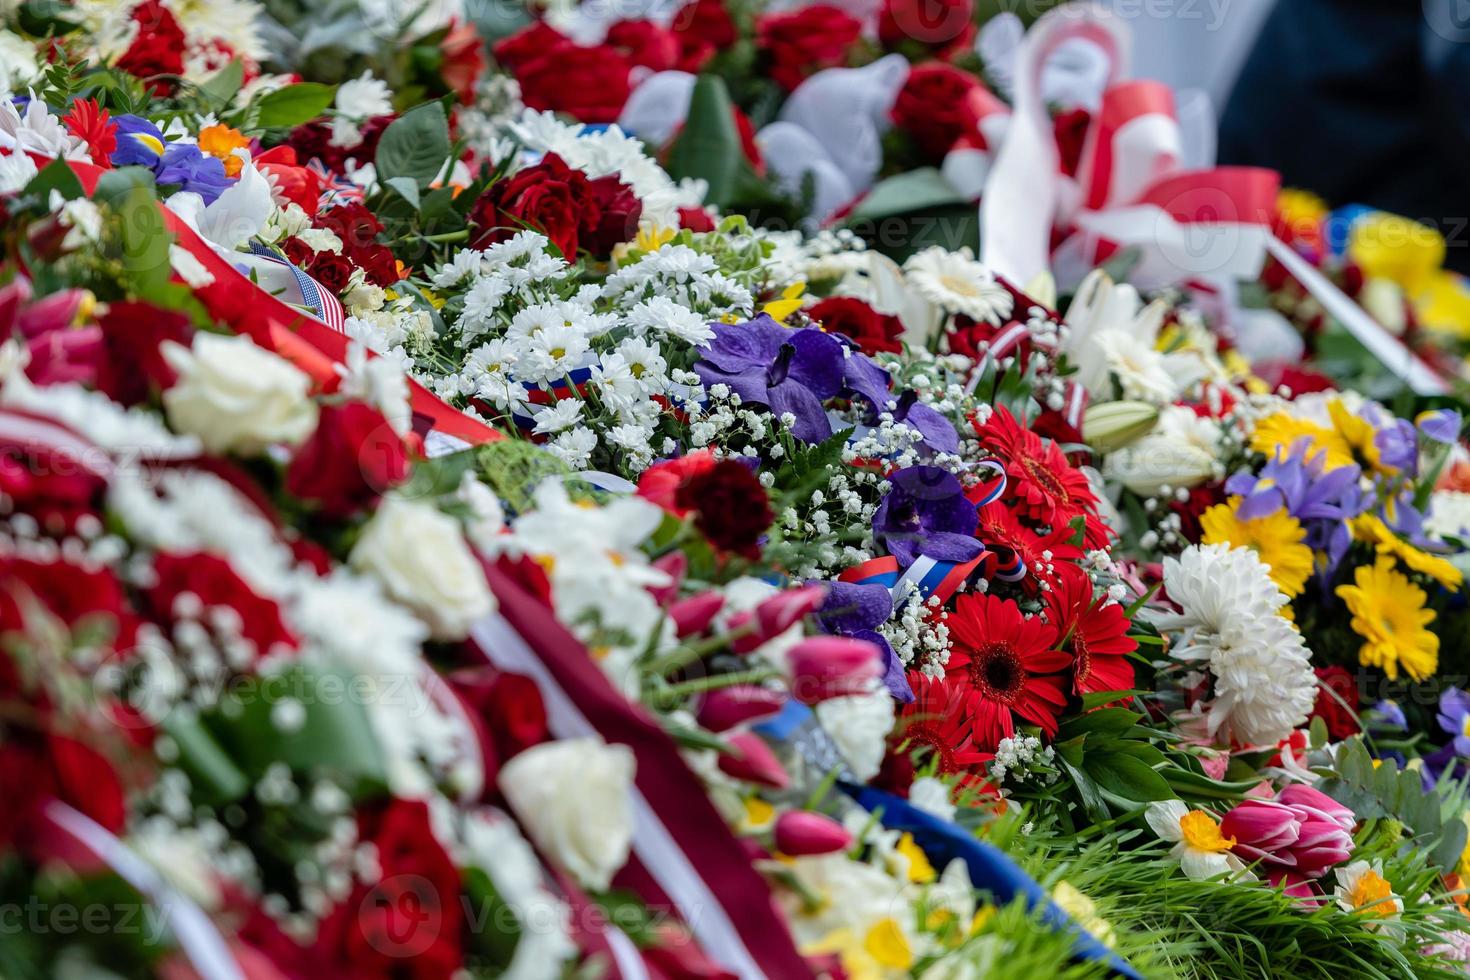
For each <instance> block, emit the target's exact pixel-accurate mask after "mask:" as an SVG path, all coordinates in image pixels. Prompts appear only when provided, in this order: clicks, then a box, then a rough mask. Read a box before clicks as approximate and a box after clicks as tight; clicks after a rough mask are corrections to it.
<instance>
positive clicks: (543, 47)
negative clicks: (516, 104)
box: [494, 21, 677, 123]
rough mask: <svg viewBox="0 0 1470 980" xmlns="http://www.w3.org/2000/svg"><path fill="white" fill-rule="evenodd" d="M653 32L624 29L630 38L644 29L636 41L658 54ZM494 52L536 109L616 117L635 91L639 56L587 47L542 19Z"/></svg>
mask: <svg viewBox="0 0 1470 980" xmlns="http://www.w3.org/2000/svg"><path fill="white" fill-rule="evenodd" d="M619 26H620V25H617V24H615V25H613V28H612V29H617V28H618V27H619ZM649 27H650V28H653V29H654V30H660V28H657V27H656V26H655V25H651V24H650V25H649ZM610 30H611V29H610ZM650 33H651V32H649V31H640V30H639V29H638V28H632V29H624V30H623V32H622V38H623V41H624V43H625V44H629V42H631V41H633V35H635V34H642V35H643V40H642V42H641V43H639V44H638V45H637V47H638V48H639V49H640V53H652V54H654V55H655V56H656V51H650V49H656V48H657V47H659V45H658V43H657V42H653V41H652V40H651V39H650V37H649V34H650ZM668 40H669V44H670V46H671V47H677V42H676V41H674V40H673V37H672V35H670V36H669V39H668ZM630 47H631V46H630ZM494 53H495V60H497V61H499V62H500V63H501V64H502V65H504V66H505V67H506V68H507V69H509V70H510V72H511V74H513V75H515V77H516V81H517V82H519V83H520V86H521V98H522V99H523V100H524V101H525V103H526V105H527V106H529V107H530V108H532V109H542V110H546V109H549V110H551V111H553V112H564V113H567V114H568V115H570V116H572V117H574V118H576V119H579V120H581V121H582V122H591V123H607V122H613V121H614V120H616V119H617V118H618V113H620V112H622V111H623V103H624V102H626V101H627V100H628V93H629V92H631V91H632V88H631V85H630V83H629V78H628V76H629V74H630V73H631V72H632V70H633V66H634V64H635V62H633V61H631V60H629V58H628V57H627V56H626V55H625V54H624V53H623V52H622V51H621V50H619V49H618V47H616V46H614V45H613V44H600V45H596V46H593V47H586V46H583V45H580V44H577V43H575V42H574V41H572V39H571V38H569V37H567V36H565V35H564V34H562V33H560V32H559V31H557V30H555V29H554V28H552V27H548V26H547V25H546V24H544V23H542V22H540V21H538V22H536V23H535V24H532V25H531V26H530V27H527V28H525V29H523V30H521V31H519V32H517V33H515V34H513V35H511V36H510V37H508V38H506V39H505V40H503V41H501V42H500V43H499V44H497V45H495V48H494Z"/></svg>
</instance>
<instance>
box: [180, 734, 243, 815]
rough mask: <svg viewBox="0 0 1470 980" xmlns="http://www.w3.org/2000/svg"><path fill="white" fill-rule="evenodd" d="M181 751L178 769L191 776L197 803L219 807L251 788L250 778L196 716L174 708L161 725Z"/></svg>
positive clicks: (238, 797)
mask: <svg viewBox="0 0 1470 980" xmlns="http://www.w3.org/2000/svg"><path fill="white" fill-rule="evenodd" d="M161 727H162V728H163V730H164V732H166V733H167V734H168V736H169V737H170V738H172V739H173V741H174V745H176V746H178V750H179V768H181V769H183V770H184V772H185V773H186V774H188V776H189V783H190V785H191V786H192V788H193V793H194V799H195V802H197V803H203V804H206V805H208V806H220V805H221V804H224V803H230V802H233V801H234V800H238V799H240V798H241V797H242V796H244V795H245V794H246V793H248V792H249V791H250V780H249V778H248V777H247V776H246V775H245V773H243V772H241V771H240V767H239V766H236V765H235V763H234V762H232V761H231V760H230V756H229V754H228V753H227V752H225V750H224V749H222V748H220V745H219V743H218V742H216V741H215V740H214V737H213V736H212V735H210V734H209V730H208V729H206V728H205V727H204V725H203V724H202V723H201V722H200V721H199V718H198V717H197V716H195V715H191V714H186V713H185V712H182V711H175V712H173V713H171V714H170V715H169V716H168V717H167V718H166V719H164V722H163V725H162V726H161Z"/></svg>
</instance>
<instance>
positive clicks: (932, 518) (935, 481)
mask: <svg viewBox="0 0 1470 980" xmlns="http://www.w3.org/2000/svg"><path fill="white" fill-rule="evenodd" d="M888 482H889V485H890V489H889V491H888V494H887V495H886V496H885V497H884V498H883V502H882V503H881V504H879V505H878V510H877V512H876V513H874V514H873V537H874V538H875V539H877V540H878V541H879V542H880V543H882V545H883V546H884V547H885V548H887V549H888V553H889V554H890V555H892V556H893V557H895V558H897V559H898V561H899V563H900V564H902V565H905V566H908V565H912V564H913V563H914V561H915V559H917V558H918V557H919V556H920V555H923V556H925V557H928V558H934V559H936V560H938V561H954V562H963V561H969V560H970V559H972V558H976V557H978V556H979V554H980V553H981V552H982V551H984V550H985V546H984V545H982V544H981V543H980V542H979V541H976V540H975V537H974V534H975V526H976V524H978V523H979V516H978V515H977V514H976V513H975V505H974V504H972V503H970V501H969V500H967V499H965V491H964V487H962V486H960V481H959V479H958V478H957V477H956V476H955V475H954V474H953V473H950V472H947V471H945V470H942V469H940V468H939V467H937V466H910V467H909V468H908V469H905V470H899V471H898V472H897V473H895V474H893V475H892V476H890V477H889V478H888Z"/></svg>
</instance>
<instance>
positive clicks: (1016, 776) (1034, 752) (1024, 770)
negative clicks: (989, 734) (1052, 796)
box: [989, 734, 1059, 786]
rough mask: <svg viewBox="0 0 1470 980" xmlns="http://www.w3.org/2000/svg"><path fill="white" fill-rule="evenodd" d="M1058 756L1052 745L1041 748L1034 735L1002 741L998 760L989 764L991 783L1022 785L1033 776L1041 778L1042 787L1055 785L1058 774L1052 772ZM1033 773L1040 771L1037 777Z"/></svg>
mask: <svg viewBox="0 0 1470 980" xmlns="http://www.w3.org/2000/svg"><path fill="white" fill-rule="evenodd" d="M1055 758H1056V752H1055V751H1054V750H1053V749H1052V747H1051V746H1050V745H1042V744H1041V739H1039V738H1037V737H1036V736H1035V735H1024V734H1022V735H1015V736H1013V737H1011V738H1003V739H1001V740H1000V744H999V745H997V746H996V747H995V759H994V760H993V761H992V762H991V763H990V768H989V773H990V779H991V781H992V782H993V783H995V784H996V785H997V786H1000V785H1003V784H1004V783H1006V782H1011V783H1022V782H1025V781H1027V779H1028V778H1030V777H1032V776H1039V777H1040V780H1041V782H1043V783H1054V782H1056V780H1057V777H1058V775H1059V774H1058V773H1057V771H1056V770H1055V769H1051V768H1049V767H1050V766H1051V763H1052V760H1054V759H1055ZM1032 770H1041V771H1040V772H1039V773H1034V772H1033V771H1032Z"/></svg>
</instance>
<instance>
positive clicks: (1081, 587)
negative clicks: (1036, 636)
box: [1046, 563, 1138, 695]
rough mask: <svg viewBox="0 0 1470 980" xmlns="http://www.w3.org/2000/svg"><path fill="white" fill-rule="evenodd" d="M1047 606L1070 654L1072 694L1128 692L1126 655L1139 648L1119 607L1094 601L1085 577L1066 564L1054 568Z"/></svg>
mask: <svg viewBox="0 0 1470 980" xmlns="http://www.w3.org/2000/svg"><path fill="white" fill-rule="evenodd" d="M1046 604H1047V608H1048V609H1049V610H1050V614H1051V621H1052V625H1054V626H1055V627H1056V628H1057V629H1058V630H1060V631H1061V634H1062V649H1064V650H1066V651H1067V652H1068V653H1070V654H1071V655H1072V690H1073V691H1074V692H1075V693H1076V694H1079V695H1080V694H1097V693H1101V692H1104V691H1128V690H1132V688H1133V664H1131V663H1129V661H1128V654H1130V653H1132V652H1133V651H1134V650H1137V649H1138V641H1136V640H1134V639H1133V638H1132V637H1130V636H1129V635H1128V630H1129V628H1130V627H1131V626H1132V624H1131V623H1130V622H1129V621H1128V616H1127V614H1126V613H1124V611H1123V607H1122V605H1120V604H1119V603H1117V602H1111V601H1109V600H1108V598H1107V596H1101V597H1099V596H1098V595H1097V594H1096V589H1095V588H1094V586H1093V582H1092V579H1091V578H1090V577H1089V576H1088V574H1087V573H1086V572H1085V571H1083V570H1082V569H1081V568H1080V567H1078V566H1077V565H1073V564H1070V563H1059V564H1057V566H1056V581H1055V584H1054V585H1053V587H1052V590H1051V591H1050V592H1048V593H1047V595H1046Z"/></svg>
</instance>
